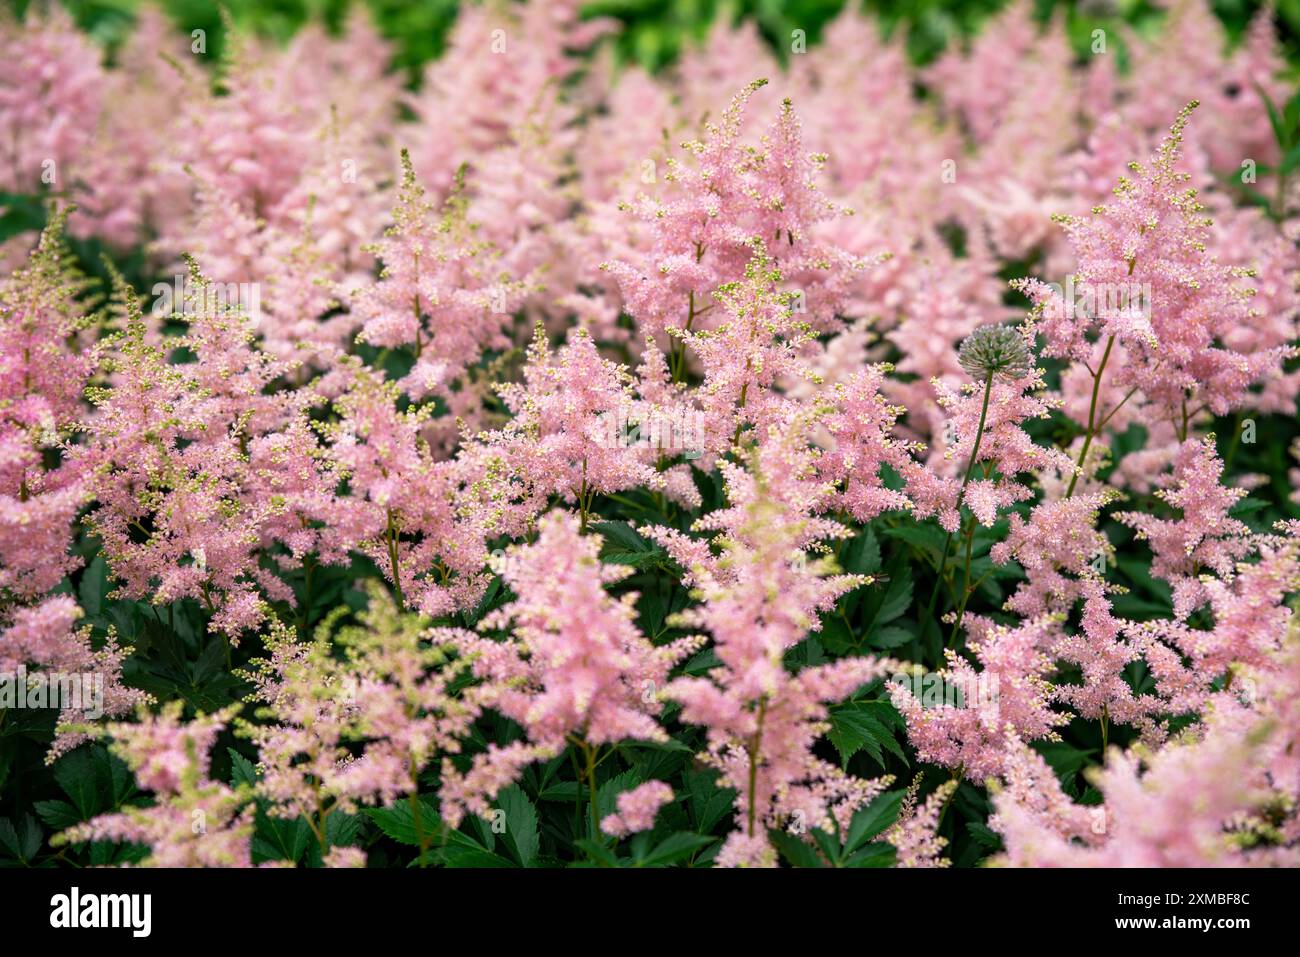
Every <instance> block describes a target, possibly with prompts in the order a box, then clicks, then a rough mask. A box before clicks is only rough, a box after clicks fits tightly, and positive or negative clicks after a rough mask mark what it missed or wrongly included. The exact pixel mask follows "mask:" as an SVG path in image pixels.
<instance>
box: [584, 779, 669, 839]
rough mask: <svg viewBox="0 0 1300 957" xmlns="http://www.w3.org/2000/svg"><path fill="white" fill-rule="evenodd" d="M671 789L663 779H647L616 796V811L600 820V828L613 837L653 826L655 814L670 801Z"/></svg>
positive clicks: (623, 835) (624, 835)
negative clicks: (643, 782)
mask: <svg viewBox="0 0 1300 957" xmlns="http://www.w3.org/2000/svg"><path fill="white" fill-rule="evenodd" d="M672 800H673V789H672V788H670V787H669V786H668V785H666V784H664V782H663V781H647V782H646V783H645V784H641V785H638V786H637V787H634V788H633V789H632V790H630V791H624V792H623V793H622V794H620V795H619V796H618V802H617V804H618V811H617V812H615V813H614V814H610V815H607V816H606V817H605V818H604V819H603V820H602V821H601V822H600V829H601V830H602V831H604V832H605V833H606V834H609V835H612V836H614V837H627V836H628V835H629V834H635V833H636V832H638V831H648V830H650V828H652V827H654V824H655V815H656V814H658V813H659V809H660V808H662V807H663V806H664V805H665V804H670V803H672Z"/></svg>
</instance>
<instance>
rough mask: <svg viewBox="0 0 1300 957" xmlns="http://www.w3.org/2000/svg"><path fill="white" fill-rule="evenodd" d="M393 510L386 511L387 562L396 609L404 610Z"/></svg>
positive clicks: (404, 601)
mask: <svg viewBox="0 0 1300 957" xmlns="http://www.w3.org/2000/svg"><path fill="white" fill-rule="evenodd" d="M393 519H394V515H393V510H392V509H391V508H390V509H389V510H388V562H389V565H390V566H391V568H392V573H393V591H394V592H396V593H397V607H398V608H399V609H404V608H405V607H406V599H405V598H404V597H403V596H402V566H401V561H400V559H399V558H398V556H397V537H398V534H399V533H398V531H397V523H396V522H395V521H393Z"/></svg>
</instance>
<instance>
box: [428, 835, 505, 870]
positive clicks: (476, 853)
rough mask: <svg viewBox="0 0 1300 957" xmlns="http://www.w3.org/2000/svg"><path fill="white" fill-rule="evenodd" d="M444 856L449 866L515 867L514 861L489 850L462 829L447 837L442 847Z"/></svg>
mask: <svg viewBox="0 0 1300 957" xmlns="http://www.w3.org/2000/svg"><path fill="white" fill-rule="evenodd" d="M442 858H443V860H444V861H445V862H446V864H447V866H448V867H514V866H516V865H515V864H514V862H513V861H510V860H508V859H507V858H504V857H502V856H501V855H500V854H496V853H494V852H492V851H489V850H488V849H487V848H486V847H484V846H483V845H482V844H479V843H478V842H477V841H475V840H474V839H473V838H472V837H470V836H469V835H467V834H463V833H461V832H460V831H452V832H451V833H450V834H449V835H448V838H447V846H446V847H445V848H443V849H442Z"/></svg>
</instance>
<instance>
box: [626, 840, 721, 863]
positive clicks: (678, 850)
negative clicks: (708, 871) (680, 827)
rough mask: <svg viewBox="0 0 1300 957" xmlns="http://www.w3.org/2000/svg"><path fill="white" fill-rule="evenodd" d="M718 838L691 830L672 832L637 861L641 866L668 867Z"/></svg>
mask: <svg viewBox="0 0 1300 957" xmlns="http://www.w3.org/2000/svg"><path fill="white" fill-rule="evenodd" d="M715 840H716V838H712V837H707V836H705V835H703V834H692V833H690V832H689V831H678V832H677V833H675V834H670V835H669V836H668V837H666V838H665V839H664V840H663V841H661V842H660V843H659V845H658V846H657V847H655V849H654V850H653V851H651V852H650V853H649V854H647V855H646V856H645V857H643V858H641V859H640V860H638V861H637V865H638V866H639V867H668V866H670V865H672V864H676V863H677V862H678V861H681V860H685V859H686V858H688V857H690V856H691V855H692V854H694V853H695V852H696V851H698V850H699V849H700V848H702V847H708V846H709V845H710V844H712V843H713V842H714V841H715Z"/></svg>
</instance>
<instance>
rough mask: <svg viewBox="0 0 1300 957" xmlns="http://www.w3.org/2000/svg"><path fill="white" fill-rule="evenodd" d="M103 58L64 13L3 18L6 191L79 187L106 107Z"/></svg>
mask: <svg viewBox="0 0 1300 957" xmlns="http://www.w3.org/2000/svg"><path fill="white" fill-rule="evenodd" d="M100 59H101V57H100V51H99V49H98V48H97V47H96V46H95V44H94V43H93V42H92V41H91V40H90V38H89V37H87V36H86V35H85V34H84V33H82V32H81V31H80V30H78V29H77V28H76V25H75V24H74V23H73V22H72V18H71V17H70V16H69V15H68V14H67V13H66V12H65V11H64V10H63V9H62V8H60V7H53V8H50V10H49V11H48V13H46V14H44V15H41V14H38V13H37V12H36V11H35V10H30V11H28V14H27V19H26V21H25V22H22V23H19V22H17V21H15V20H14V19H13V17H12V15H11V14H8V13H6V14H5V16H4V19H3V20H0V142H3V144H4V146H3V147H2V148H0V189H2V190H4V191H5V192H9V193H19V194H23V193H38V192H41V191H42V187H43V186H52V187H55V188H56V189H63V188H66V187H68V186H69V185H71V183H72V182H73V179H74V177H75V176H76V172H75V171H76V170H77V168H78V165H79V162H80V161H81V159H82V156H83V153H84V151H85V149H86V146H87V144H88V143H89V142H90V139H91V137H92V136H93V135H94V130H95V123H96V121H97V120H98V118H99V113H100V110H101V108H102V96H103V92H104V91H103V82H104V71H103V68H102V67H101V66H100Z"/></svg>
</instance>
